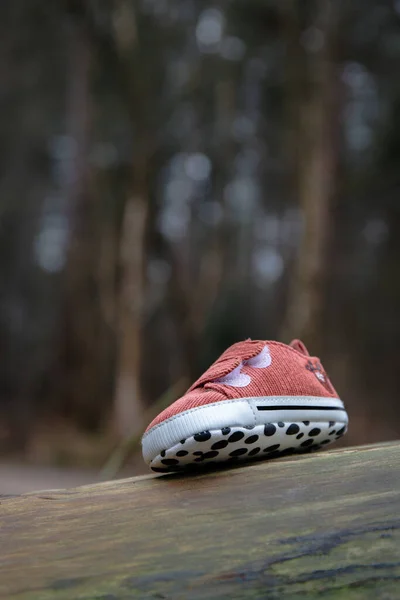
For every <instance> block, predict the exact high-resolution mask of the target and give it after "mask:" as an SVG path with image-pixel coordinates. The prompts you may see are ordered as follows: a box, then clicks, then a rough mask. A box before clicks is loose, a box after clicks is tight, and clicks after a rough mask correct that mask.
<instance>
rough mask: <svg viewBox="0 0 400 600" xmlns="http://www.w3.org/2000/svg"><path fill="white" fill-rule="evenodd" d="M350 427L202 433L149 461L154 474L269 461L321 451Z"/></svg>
mask: <svg viewBox="0 0 400 600" xmlns="http://www.w3.org/2000/svg"><path fill="white" fill-rule="evenodd" d="M346 430H347V425H344V424H343V422H336V421H322V422H311V421H300V422H282V421H278V422H274V423H267V424H262V425H255V426H254V427H238V426H235V427H223V428H222V429H212V430H208V431H202V432H198V433H196V434H194V435H193V436H190V437H188V438H186V439H183V440H180V442H179V443H178V444H175V445H173V446H172V447H171V448H165V449H164V450H162V451H161V452H160V454H158V455H157V456H155V457H154V458H153V460H151V462H150V468H151V469H152V471H154V472H155V473H170V472H175V471H184V470H186V469H189V468H193V467H202V466H208V465H213V464H220V463H227V464H235V463H238V462H240V461H250V460H269V459H273V458H279V457H281V456H287V455H290V454H295V453H304V452H309V451H313V450H319V449H320V448H324V447H325V446H328V444H330V443H332V442H334V441H335V440H337V439H339V438H341V437H342V436H343V435H344V434H345V433H346Z"/></svg>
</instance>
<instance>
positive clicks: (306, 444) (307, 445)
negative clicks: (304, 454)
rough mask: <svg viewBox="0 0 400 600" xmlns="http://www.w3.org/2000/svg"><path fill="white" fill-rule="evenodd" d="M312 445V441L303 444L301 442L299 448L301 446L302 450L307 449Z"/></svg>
mask: <svg viewBox="0 0 400 600" xmlns="http://www.w3.org/2000/svg"><path fill="white" fill-rule="evenodd" d="M313 443H314V440H310V439H308V440H305V441H304V442H301V444H300V446H302V447H303V448H308V447H309V446H311V445H312V444H313Z"/></svg>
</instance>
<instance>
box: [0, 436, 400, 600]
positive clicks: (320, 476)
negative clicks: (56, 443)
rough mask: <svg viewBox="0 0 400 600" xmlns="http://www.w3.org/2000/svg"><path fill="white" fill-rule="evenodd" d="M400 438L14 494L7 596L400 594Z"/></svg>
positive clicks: (3, 554)
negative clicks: (227, 465)
mask: <svg viewBox="0 0 400 600" xmlns="http://www.w3.org/2000/svg"><path fill="white" fill-rule="evenodd" d="M399 526H400V443H392V444H384V445H379V446H366V447H361V448H351V449H348V448H346V449H342V450H337V451H331V452H321V453H316V454H312V455H305V456H301V457H296V458H290V459H289V458H285V459H278V460H275V461H270V462H263V463H258V464H253V465H252V466H243V467H240V468H236V469H231V470H221V471H216V472H210V473H204V474H200V475H187V476H180V475H164V476H159V477H155V476H148V477H147V476H145V477H137V478H133V479H126V480H122V481H115V482H109V483H104V484H98V485H93V486H85V487H81V488H76V489H73V490H56V491H48V492H38V493H32V494H27V495H24V496H18V497H8V498H4V497H3V498H0V544H1V547H0V597H1V598H7V599H12V598H18V600H53V599H56V600H64V599H65V600H74V599H80V600H126V599H131V598H132V599H140V600H141V599H143V600H145V599H168V600H203V599H209V600H217V599H219V598H226V599H229V600H242V599H250V598H251V599H267V600H275V599H280V598H285V599H287V598H289V599H292V598H304V599H305V600H313V599H315V598H318V599H319V598H323V599H324V600H339V599H344V600H369V599H371V600H372V599H373V600H376V599H377V598H379V599H381V600H391V599H393V600H395V599H398V598H400V529H399Z"/></svg>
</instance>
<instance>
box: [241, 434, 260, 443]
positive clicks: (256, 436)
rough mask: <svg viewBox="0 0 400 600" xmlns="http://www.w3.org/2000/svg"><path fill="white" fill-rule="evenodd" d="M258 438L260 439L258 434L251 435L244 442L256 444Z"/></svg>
mask: <svg viewBox="0 0 400 600" xmlns="http://www.w3.org/2000/svg"><path fill="white" fill-rule="evenodd" d="M257 440H258V435H251V436H250V437H248V438H247V440H244V443H245V444H254V443H255V442H256V441H257Z"/></svg>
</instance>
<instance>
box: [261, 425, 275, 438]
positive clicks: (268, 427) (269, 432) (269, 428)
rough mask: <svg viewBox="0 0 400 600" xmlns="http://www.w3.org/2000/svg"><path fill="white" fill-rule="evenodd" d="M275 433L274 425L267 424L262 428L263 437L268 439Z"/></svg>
mask: <svg viewBox="0 0 400 600" xmlns="http://www.w3.org/2000/svg"><path fill="white" fill-rule="evenodd" d="M275 432H276V427H275V425H273V423H267V424H266V425H265V426H264V435H266V436H268V437H269V436H271V435H274V433H275Z"/></svg>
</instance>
